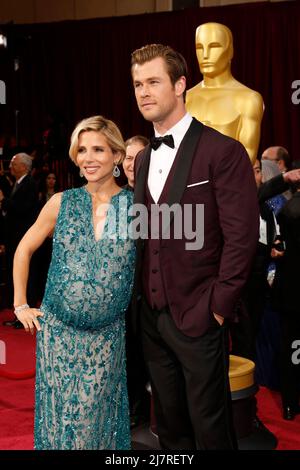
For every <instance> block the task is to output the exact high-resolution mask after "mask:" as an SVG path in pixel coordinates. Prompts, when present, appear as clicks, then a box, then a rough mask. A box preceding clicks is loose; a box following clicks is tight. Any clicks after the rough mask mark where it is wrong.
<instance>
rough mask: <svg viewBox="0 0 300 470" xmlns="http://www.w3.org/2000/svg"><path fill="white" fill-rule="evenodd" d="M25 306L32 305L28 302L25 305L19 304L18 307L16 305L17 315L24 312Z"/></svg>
mask: <svg viewBox="0 0 300 470" xmlns="http://www.w3.org/2000/svg"><path fill="white" fill-rule="evenodd" d="M25 308H30V307H29V305H28V304H23V305H19V306H18V307H15V315H17V314H18V313H20V312H22V310H25Z"/></svg>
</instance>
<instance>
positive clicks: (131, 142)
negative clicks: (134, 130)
mask: <svg viewBox="0 0 300 470" xmlns="http://www.w3.org/2000/svg"><path fill="white" fill-rule="evenodd" d="M148 144H149V140H148V139H147V137H144V136H143V135H135V136H133V137H131V138H130V139H127V140H126V142H125V147H126V155H125V158H124V161H123V170H124V173H125V175H126V178H127V181H128V184H127V186H126V188H127V189H132V190H133V187H134V162H135V158H136V156H137V154H138V153H139V152H140V151H141V150H143V149H144V148H145V147H146V145H148Z"/></svg>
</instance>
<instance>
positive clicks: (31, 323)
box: [16, 308, 44, 335]
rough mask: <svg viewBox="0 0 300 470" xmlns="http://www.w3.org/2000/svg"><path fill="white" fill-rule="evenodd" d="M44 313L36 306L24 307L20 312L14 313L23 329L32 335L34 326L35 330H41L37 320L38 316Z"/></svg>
mask: <svg viewBox="0 0 300 470" xmlns="http://www.w3.org/2000/svg"><path fill="white" fill-rule="evenodd" d="M43 316H44V314H43V312H41V311H40V310H38V309H37V308H24V310H22V311H21V312H19V313H18V314H16V317H17V319H18V320H19V321H20V322H21V323H22V325H23V326H24V328H25V330H26V331H27V332H29V331H30V333H31V334H32V335H33V333H34V328H36V329H37V331H41V325H40V323H39V321H38V317H43Z"/></svg>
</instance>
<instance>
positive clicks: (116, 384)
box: [34, 187, 135, 450]
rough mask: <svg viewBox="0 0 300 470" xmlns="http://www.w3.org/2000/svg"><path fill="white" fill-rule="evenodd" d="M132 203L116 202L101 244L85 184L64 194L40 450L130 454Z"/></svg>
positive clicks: (50, 285)
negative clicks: (128, 316)
mask: <svg viewBox="0 0 300 470" xmlns="http://www.w3.org/2000/svg"><path fill="white" fill-rule="evenodd" d="M132 198H133V196H132V193H131V192H130V191H127V190H125V189H123V190H121V191H120V192H119V193H118V194H116V195H114V196H113V197H112V199H111V202H110V206H109V210H108V212H107V216H106V221H105V225H104V229H103V233H102V237H101V239H100V240H98V241H96V239H95V235H94V226H93V215H92V199H91V194H90V193H89V192H88V191H87V189H86V188H84V187H83V188H79V189H71V190H67V191H65V192H64V193H63V195H62V201H61V207H60V211H59V215H58V219H57V223H56V227H55V231H54V237H53V253H52V260H51V264H50V268H49V272H48V278H47V284H46V290H45V295H44V298H43V302H42V305H41V310H42V312H43V313H44V316H43V317H41V320H40V323H41V328H42V331H40V332H38V333H37V352H36V392H35V393H36V408H35V429H34V439H35V442H34V447H35V449H125V450H126V449H130V425H129V411H128V396H127V384H126V369H125V366H126V363H125V312H126V309H127V307H128V304H129V301H130V295H131V290H132V284H133V271H134V261H135V247H134V241H133V240H132V237H130V236H128V233H129V230H128V226H129V223H130V218H129V216H128V210H127V209H128V208H129V207H130V205H131V204H132ZM126 234H127V235H126Z"/></svg>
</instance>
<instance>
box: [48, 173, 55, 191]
mask: <svg viewBox="0 0 300 470" xmlns="http://www.w3.org/2000/svg"><path fill="white" fill-rule="evenodd" d="M55 183H56V176H55V174H54V173H49V175H48V176H47V178H46V186H47V188H49V189H53V188H54V186H55Z"/></svg>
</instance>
